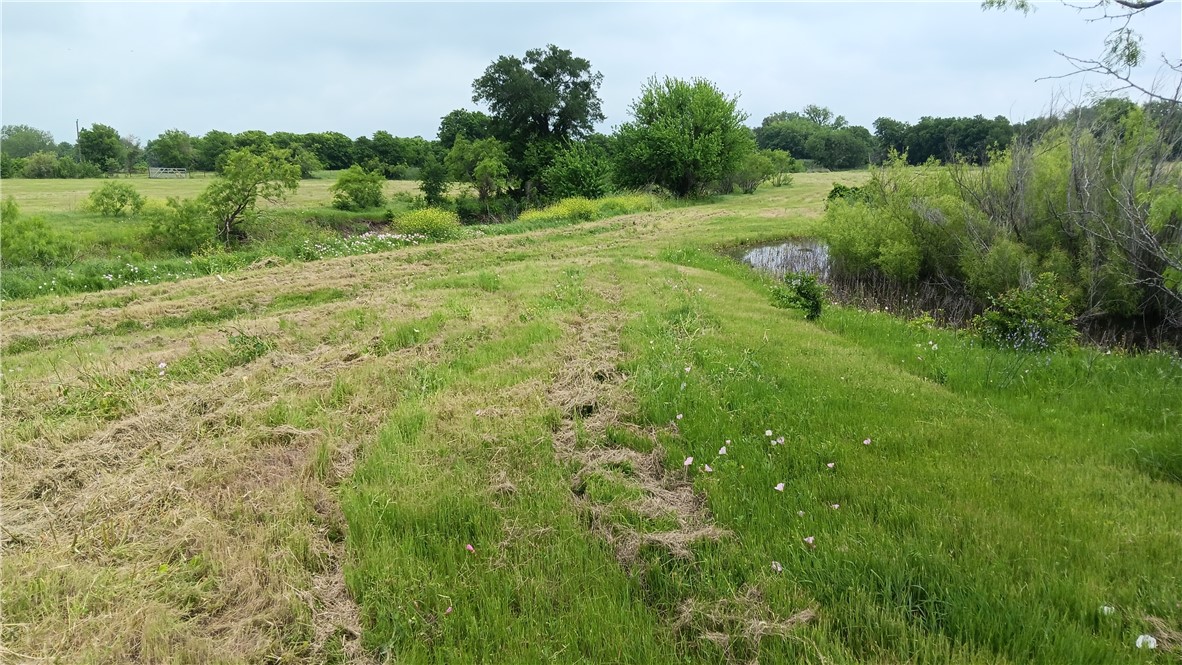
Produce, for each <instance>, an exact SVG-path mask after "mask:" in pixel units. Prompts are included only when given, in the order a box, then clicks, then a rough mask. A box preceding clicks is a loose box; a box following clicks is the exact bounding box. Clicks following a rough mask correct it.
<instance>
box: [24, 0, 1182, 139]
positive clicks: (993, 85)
mask: <svg viewBox="0 0 1182 665" xmlns="http://www.w3.org/2000/svg"><path fill="white" fill-rule="evenodd" d="M2 11H3V35H2V36H3V90H2V92H3V122H4V123H5V124H28V125H33V126H34V127H38V128H41V129H45V130H49V131H50V132H52V133H53V135H54V137H55V138H56V139H57V140H59V141H61V140H71V141H72V140H73V135H74V121H75V119H79V120H80V121H81V123H82V126H83V127H87V126H89V125H90V124H91V123H95V122H101V123H104V124H108V125H111V126H113V127H115V128H116V129H117V130H119V131H120V133H122V134H134V135H136V136H138V137H140V138H141V139H142V140H143V141H144V142H145V143H146V142H147V140H149V139H151V138H154V137H156V136H157V135H158V134H160V133H161V132H162V131H164V130H166V129H170V128H173V127H176V128H179V129H183V130H185V131H188V132H190V133H192V134H204V133H205V132H207V131H209V130H210V129H221V130H225V131H229V132H239V131H243V130H247V129H261V130H264V131H267V132H273V131H280V130H282V131H291V132H312V131H327V130H335V131H340V132H343V133H345V134H348V135H349V136H351V137H356V136H360V135H371V134H372V133H373V132H374V131H376V130H379V129H384V130H387V131H389V132H391V133H393V134H395V135H397V136H415V135H419V136H423V137H425V138H434V136H435V131H436V129H437V128H438V126H439V119H440V117H441V116H443V115H445V114H446V113H447V112H448V111H450V110H452V109H455V108H479V107H478V106H477V105H475V104H474V103H473V102H472V99H471V97H472V81H473V79H475V78H477V77H478V76H480V74H481V73H482V72H483V71H484V69H485V68H486V67H487V66H488V65H489V63H490V62H491V61H492V60H494V59H495V58H496V57H497V56H499V55H506V54H514V55H518V56H521V55H523V54H524V53H525V51H526V50H527V49H530V48H534V47H539V46H544V45H546V44H548V43H553V44H556V45H558V46H559V47H561V48H565V49H569V50H571V51H573V52H574V54H575V55H577V56H580V57H583V58H586V59H588V60H590V61H591V64H592V67H593V68H594V69H595V70H597V71H600V72H602V73H603V86H602V88H601V89H600V96H601V98H602V99H603V110H604V113H605V114H606V115H607V121H606V122H605V123H604V124H603V126H602V127H601V129H602V130H604V131H610V129H611V127H612V126H614V125H617V124H619V123H620V122H623V121H625V120H627V109H628V105H629V103H630V102H631V100H632V99H634V98H635V97H636V96H637V93H638V91H639V90H640V87H641V85H642V84H643V82H644V81H645V79H647V78H648V77H650V76H652V75H659V76H665V75H671V76H678V77H687V78H688V77H693V76H701V77H705V78H708V79H710V80H712V81H714V82H715V83H716V84H717V85H718V87H719V88H721V89H722V90H723V91H725V92H727V93H730V94H739V95H741V99H740V106H741V107H742V108H743V109H744V110H745V111H747V112H748V113H749V114H750V120H749V124H752V125H756V124H758V123H759V121H760V119H762V118H763V117H764V116H766V115H768V114H770V113H773V112H776V111H781V110H798V109H800V108H801V107H803V106H804V105H806V104H820V105H822V106H828V107H830V108H831V109H832V110H833V111H834V112H835V113H839V114H843V115H845V116H846V118H847V119H849V120H850V122H852V123H854V124H860V125H864V126H866V127H870V125H871V123H873V121H874V119H875V118H877V117H879V116H889V117H892V118H896V119H899V120H905V121H910V122H914V121H915V120H917V119H918V118H919V117H921V116H924V115H937V116H962V115H964V116H971V115H976V114H978V113H980V114H982V115H985V116H987V117H993V116H996V115H1004V116H1007V117H1009V118H1011V119H1013V120H1023V119H1029V118H1031V117H1034V116H1037V115H1040V114H1042V113H1044V112H1045V111H1046V110H1047V109H1048V108H1049V107H1050V106H1051V104H1052V103H1053V102H1054V101H1055V99H1056V97H1057V96H1061V95H1066V96H1067V97H1068V98H1070V99H1074V100H1079V99H1080V98H1081V97H1082V94H1083V92H1084V90H1083V88H1085V87H1086V86H1085V85H1084V84H1085V81H1084V80H1082V79H1080V78H1079V77H1075V78H1072V79H1068V80H1058V81H1043V82H1036V79H1037V78H1039V77H1041V76H1047V75H1054V74H1062V73H1065V72H1067V71H1069V68H1068V67H1067V65H1066V63H1065V62H1064V61H1063V60H1062V59H1061V58H1060V57H1059V56H1057V55H1055V53H1054V51H1056V50H1058V51H1063V52H1065V53H1068V54H1071V55H1078V56H1087V57H1092V56H1096V55H1098V54H1099V53H1100V52H1101V49H1102V44H1103V41H1104V37H1105V35H1106V34H1107V32H1108V31H1109V29H1111V27H1112V26H1111V25H1109V24H1107V23H1103V22H1101V23H1088V22H1086V21H1084V20H1083V17H1081V16H1080V15H1079V14H1078V13H1076V12H1075V11H1073V10H1071V9H1069V8H1066V7H1063V6H1062V5H1060V4H1058V3H1057V2H1050V3H1041V4H1039V7H1038V10H1037V11H1036V12H1034V13H1033V14H1031V15H1028V16H1023V15H1022V14H1020V13H1015V12H998V11H989V12H985V11H982V10H981V9H980V4H979V2H978V1H977V0H972V1H969V2H894V3H877V2H857V3H845V2H843V3H838V2H827V3H804V2H781V3H747V4H705V3H693V4H690V3H646V4H638V3H583V4H570V3H517V4H499V3H472V4H408V3H353V4H343V3H333V4H326V3H325V4H322V3H254V4H244V3H227V4H199V3H188V4H181V3H163V2H158V3H144V4H116V3H104V4H98V3H85V4H75V3H60V4H47V3H29V4H22V3H13V2H8V1H5V2H3V5H2ZM1132 27H1133V28H1134V29H1136V30H1138V31H1140V32H1141V34H1142V35H1143V37H1144V47H1145V50H1146V51H1147V52H1148V53H1149V54H1151V56H1153V58H1152V59H1153V60H1155V61H1156V60H1159V59H1160V55H1161V54H1165V55H1167V56H1169V57H1170V58H1173V59H1177V58H1179V57H1182V1H1180V0H1167V4H1166V5H1163V6H1159V7H1156V8H1153V9H1151V10H1149V11H1147V12H1146V13H1145V14H1144V15H1143V16H1142V17H1140V18H1139V19H1138V20H1135V21H1134V23H1133V26H1132ZM1154 69H1156V68H1154ZM1142 76H1143V77H1144V79H1145V80H1150V79H1152V76H1153V71H1152V70H1150V71H1146V72H1143V74H1142ZM1093 83H1100V81H1099V80H1094V81H1093Z"/></svg>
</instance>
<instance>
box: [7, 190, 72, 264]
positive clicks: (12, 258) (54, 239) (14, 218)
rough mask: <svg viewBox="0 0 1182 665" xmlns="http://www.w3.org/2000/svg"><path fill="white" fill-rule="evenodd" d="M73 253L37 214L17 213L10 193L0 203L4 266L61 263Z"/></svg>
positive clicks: (59, 235)
mask: <svg viewBox="0 0 1182 665" xmlns="http://www.w3.org/2000/svg"><path fill="white" fill-rule="evenodd" d="M72 254H73V246H72V245H71V243H70V241H69V240H68V239H67V238H66V237H65V236H63V235H61V234H59V233H56V232H55V231H54V230H53V229H51V228H50V227H49V225H48V224H46V223H45V220H44V219H41V218H40V217H25V216H24V215H21V214H20V209H19V208H18V207H17V205H16V201H15V200H13V198H12V197H11V196H10V197H8V198H7V199H5V200H4V203H3V204H0V263H3V265H4V266H5V267H12V266H24V265H40V266H54V265H57V264H60V263H64V262H65V261H66V260H68V259H69V258H70V257H71V256H72Z"/></svg>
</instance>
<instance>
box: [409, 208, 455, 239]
mask: <svg viewBox="0 0 1182 665" xmlns="http://www.w3.org/2000/svg"><path fill="white" fill-rule="evenodd" d="M396 226H397V228H398V231H399V233H404V234H415V235H424V236H427V237H428V238H431V239H432V240H448V239H450V238H455V237H456V236H458V235H459V233H460V217H459V215H457V214H456V213H454V212H452V211H450V210H441V209H439V208H423V209H422V210H412V211H411V212H408V213H406V214H405V215H403V216H402V217H400V218H398V221H397V223H396Z"/></svg>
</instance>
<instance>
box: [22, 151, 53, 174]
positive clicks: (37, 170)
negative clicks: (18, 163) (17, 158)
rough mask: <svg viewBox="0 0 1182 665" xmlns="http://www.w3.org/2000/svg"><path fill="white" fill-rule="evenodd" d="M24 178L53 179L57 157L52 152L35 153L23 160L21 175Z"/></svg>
mask: <svg viewBox="0 0 1182 665" xmlns="http://www.w3.org/2000/svg"><path fill="white" fill-rule="evenodd" d="M21 175H23V176H24V177H26V178H53V177H55V176H56V175H57V156H56V155H54V154H53V153H52V152H36V153H33V154H32V155H29V156H28V157H27V158H25V166H24V169H23V172H22V173H21Z"/></svg>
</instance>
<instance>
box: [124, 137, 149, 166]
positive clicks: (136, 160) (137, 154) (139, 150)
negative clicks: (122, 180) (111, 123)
mask: <svg viewBox="0 0 1182 665" xmlns="http://www.w3.org/2000/svg"><path fill="white" fill-rule="evenodd" d="M119 142H120V143H122V144H123V164H122V168H123V170H124V171H125V172H127V173H134V172H136V171H137V170H138V171H139V172H141V173H142V172H143V171H144V170H145V169H146V168H147V164H146V163H145V162H144V161H143V160H144V147H143V145H142V144H141V143H140V139H139V137H138V136H135V135H134V134H128V135H126V136H121V137H119Z"/></svg>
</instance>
